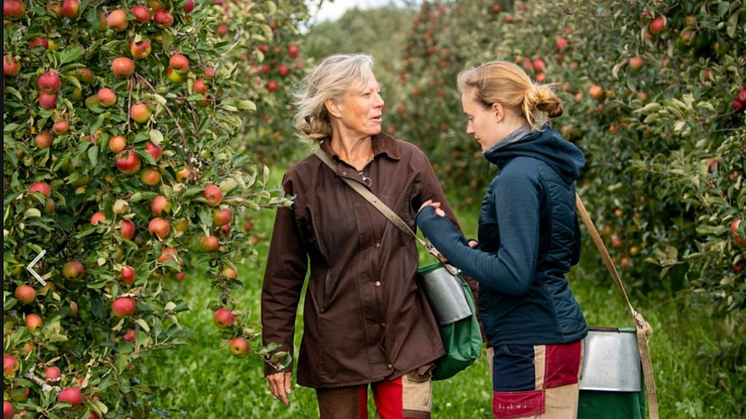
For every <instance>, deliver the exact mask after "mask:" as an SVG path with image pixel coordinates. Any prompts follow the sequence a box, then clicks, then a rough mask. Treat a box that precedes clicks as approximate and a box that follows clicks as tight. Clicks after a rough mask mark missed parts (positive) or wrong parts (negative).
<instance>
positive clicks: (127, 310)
mask: <svg viewBox="0 0 746 419" xmlns="http://www.w3.org/2000/svg"><path fill="white" fill-rule="evenodd" d="M136 310H137V303H135V300H134V299H132V297H118V298H117V299H116V300H114V302H113V303H112V304H111V311H112V312H113V313H114V315H115V316H117V317H126V316H131V315H132V314H134V312H135V311H136Z"/></svg>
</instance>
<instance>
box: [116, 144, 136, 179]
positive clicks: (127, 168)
mask: <svg viewBox="0 0 746 419" xmlns="http://www.w3.org/2000/svg"><path fill="white" fill-rule="evenodd" d="M115 161H116V164H117V169H119V171H120V172H122V173H124V174H126V175H133V174H135V173H137V171H138V170H140V158H139V157H137V154H135V152H134V151H132V150H122V151H120V152H119V153H117V156H116V157H115Z"/></svg>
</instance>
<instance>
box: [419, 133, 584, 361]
mask: <svg viewBox="0 0 746 419" xmlns="http://www.w3.org/2000/svg"><path fill="white" fill-rule="evenodd" d="M485 157H486V158H487V159H488V160H489V161H490V162H492V163H494V164H496V165H497V166H498V168H499V170H500V171H499V174H498V175H497V176H496V177H495V178H494V180H493V181H492V183H491V184H490V187H489V190H488V191H487V193H486V195H485V196H484V200H483V202H482V210H481V213H480V215H479V246H478V248H476V249H471V248H470V247H469V246H468V244H467V240H466V239H465V238H464V236H463V235H462V234H461V232H460V231H459V230H458V229H457V228H456V227H455V226H453V224H451V222H450V221H449V220H448V218H444V217H439V216H437V215H435V212H434V210H433V208H432V207H427V208H425V209H423V210H422V211H420V213H419V214H418V216H417V224H418V225H419V227H420V229H422V231H423V233H424V234H425V235H426V236H427V237H428V239H430V241H431V242H432V243H433V245H434V246H435V247H436V248H437V249H438V250H439V251H440V252H442V253H443V255H444V256H445V257H446V258H448V260H449V262H450V263H451V264H453V265H454V266H456V267H458V268H460V269H461V270H463V271H464V273H466V274H467V275H469V276H471V277H472V278H474V279H475V280H477V281H478V282H479V284H480V288H479V308H480V313H481V315H482V322H483V324H484V328H485V334H486V335H487V339H488V340H489V342H490V344H491V345H492V346H497V345H506V344H521V345H549V344H562V343H569V342H574V341H576V340H579V339H582V338H584V337H585V336H586V334H587V333H588V329H587V326H586V323H585V319H584V318H583V314H582V313H581V311H580V307H579V306H578V303H577V301H576V300H575V297H574V296H573V294H572V292H571V291H570V289H569V288H568V283H567V278H565V274H566V273H567V272H568V271H569V270H570V266H571V265H574V264H576V263H577V261H578V258H579V256H580V232H579V228H578V220H577V217H576V215H575V187H574V184H573V182H574V181H575V179H577V177H578V174H579V172H580V169H582V168H583V166H584V164H585V159H584V157H583V153H582V152H581V151H580V150H579V149H578V148H577V147H575V146H574V145H573V144H571V143H569V142H567V141H565V140H564V139H563V138H562V136H561V135H560V134H559V133H558V132H557V131H555V130H553V129H551V128H549V127H548V126H547V127H545V129H544V130H543V131H534V132H531V133H529V134H528V135H526V136H525V137H523V138H521V139H520V140H518V141H515V142H510V143H508V144H504V145H502V144H499V145H498V147H493V148H492V149H490V150H488V151H486V152H485Z"/></svg>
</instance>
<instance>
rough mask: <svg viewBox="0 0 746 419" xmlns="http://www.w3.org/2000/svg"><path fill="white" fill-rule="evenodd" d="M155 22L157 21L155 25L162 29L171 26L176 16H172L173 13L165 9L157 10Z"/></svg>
mask: <svg viewBox="0 0 746 419" xmlns="http://www.w3.org/2000/svg"><path fill="white" fill-rule="evenodd" d="M153 22H155V26H158V27H159V28H161V29H164V28H170V27H171V25H173V24H174V17H173V16H171V13H169V12H167V11H165V10H158V11H157V12H155V16H154V17H153Z"/></svg>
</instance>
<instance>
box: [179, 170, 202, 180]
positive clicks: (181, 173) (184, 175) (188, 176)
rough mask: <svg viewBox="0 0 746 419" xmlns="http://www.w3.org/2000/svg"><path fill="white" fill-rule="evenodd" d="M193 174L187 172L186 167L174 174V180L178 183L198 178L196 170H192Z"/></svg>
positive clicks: (189, 171)
mask: <svg viewBox="0 0 746 419" xmlns="http://www.w3.org/2000/svg"><path fill="white" fill-rule="evenodd" d="M192 170H193V171H194V173H192V171H191V170H189V168H188V167H185V168H183V169H181V170H179V171H178V172H176V180H177V181H179V182H183V181H188V180H191V179H196V178H198V172H197V169H192Z"/></svg>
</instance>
